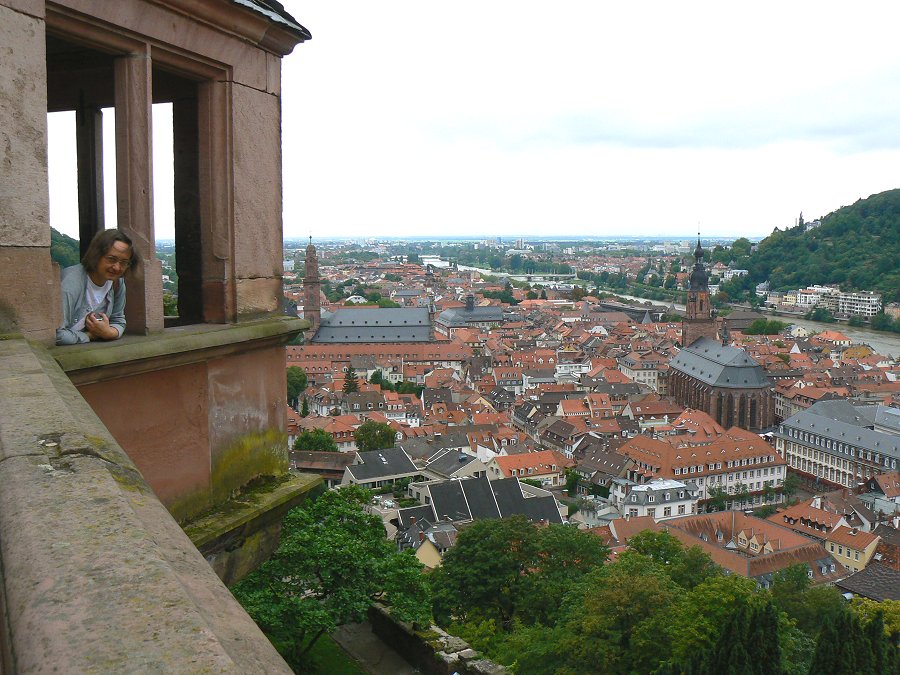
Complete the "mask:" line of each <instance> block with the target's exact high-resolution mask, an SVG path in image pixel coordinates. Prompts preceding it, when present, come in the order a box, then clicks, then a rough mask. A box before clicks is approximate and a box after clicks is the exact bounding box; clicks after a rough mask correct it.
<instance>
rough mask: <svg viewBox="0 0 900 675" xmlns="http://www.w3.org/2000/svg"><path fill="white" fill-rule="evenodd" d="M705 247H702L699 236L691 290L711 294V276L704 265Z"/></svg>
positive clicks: (695, 250) (695, 251)
mask: <svg viewBox="0 0 900 675" xmlns="http://www.w3.org/2000/svg"><path fill="white" fill-rule="evenodd" d="M703 256H704V252H703V247H702V246H701V245H700V237H699V235H698V236H697V248H695V249H694V269H693V271H692V272H691V279H690V284H691V285H690V290H692V291H706V293H709V274H708V273H707V271H706V266H705V265H704V264H703Z"/></svg>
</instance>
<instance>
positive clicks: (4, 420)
mask: <svg viewBox="0 0 900 675" xmlns="http://www.w3.org/2000/svg"><path fill="white" fill-rule="evenodd" d="M0 570H2V574H0V599H2V604H3V608H2V609H3V611H2V613H0V657H2V658H3V662H2V663H0V670H2V671H3V672H9V673H14V672H22V673H24V672H60V673H84V672H96V673H101V672H116V673H120V672H166V673H168V672H215V673H289V672H291V671H290V670H289V668H288V667H287V665H286V664H285V663H284V661H283V660H282V659H281V657H280V656H279V655H278V653H277V652H276V651H275V649H274V648H273V647H272V645H271V644H270V643H269V642H268V640H266V638H265V636H263V634H262V632H261V631H260V630H259V628H258V627H257V626H256V625H255V624H254V623H253V621H252V620H251V619H250V617H249V616H247V614H246V613H245V612H244V610H243V609H242V608H241V607H240V605H239V604H238V603H237V602H236V601H235V600H234V598H233V597H232V595H231V594H230V593H229V591H228V589H227V588H226V587H225V586H224V585H223V584H222V583H221V581H220V580H219V579H218V577H216V575H215V573H214V572H213V571H212V569H211V568H210V566H209V565H208V564H207V562H206V561H205V560H204V559H203V556H201V555H200V553H199V552H198V551H197V549H196V548H195V547H194V545H193V544H192V543H191V540H190V539H189V538H188V537H187V535H186V534H185V533H184V532H183V531H182V530H181V528H180V527H179V526H178V524H177V523H176V522H175V521H174V520H173V519H172V518H171V516H170V515H169V514H168V512H167V511H166V509H165V508H164V507H163V505H162V504H161V503H160V502H159V501H158V500H157V498H156V497H155V495H154V494H153V492H152V491H151V490H150V488H149V487H148V486H147V484H146V483H145V482H144V480H143V478H142V477H141V475H140V473H139V472H138V471H137V469H136V468H135V466H134V464H133V463H132V462H131V461H130V460H129V459H128V457H127V456H126V455H125V453H124V452H123V451H122V449H121V448H120V447H119V446H118V444H117V443H116V442H115V440H114V439H113V437H112V436H111V435H110V434H109V432H108V431H107V430H106V428H105V427H104V426H103V424H102V423H101V422H100V420H99V419H98V418H97V416H96V415H95V414H94V412H93V411H92V410H91V408H90V406H88V404H87V403H86V402H85V401H84V399H83V398H82V397H81V396H80V395H79V393H78V391H77V389H76V388H75V387H74V386H73V385H72V383H71V382H70V381H69V378H68V377H67V376H66V374H65V373H64V372H63V371H62V370H61V369H60V368H59V367H58V366H57V364H56V363H55V362H54V360H53V359H52V358H50V356H49V355H48V354H47V352H46V351H45V350H44V349H43V348H42V347H39V346H36V345H34V344H33V343H32V344H29V343H28V342H26V341H25V340H24V339H21V338H15V337H11V336H8V335H7V336H0Z"/></svg>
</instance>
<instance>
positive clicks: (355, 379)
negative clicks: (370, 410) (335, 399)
mask: <svg viewBox="0 0 900 675" xmlns="http://www.w3.org/2000/svg"><path fill="white" fill-rule="evenodd" d="M342 390H343V392H344V393H345V394H352V393H353V392H354V391H359V376H358V375H357V374H356V369H354V368H353V366H348V368H347V372H346V373H344V386H343V388H342Z"/></svg>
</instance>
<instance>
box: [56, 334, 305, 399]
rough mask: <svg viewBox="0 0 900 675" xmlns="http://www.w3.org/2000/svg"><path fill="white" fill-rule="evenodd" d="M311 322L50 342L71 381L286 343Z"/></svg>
mask: <svg viewBox="0 0 900 675" xmlns="http://www.w3.org/2000/svg"><path fill="white" fill-rule="evenodd" d="M308 326H309V322H308V321H304V320H302V319H296V318H292V317H278V318H274V319H273V318H270V319H263V320H258V321H250V322H247V323H239V324H198V325H195V326H187V327H181V328H167V329H165V330H164V331H162V332H161V333H155V334H152V335H147V336H128V335H126V336H125V337H123V338H121V339H120V340H117V341H116V342H104V343H91V344H85V345H71V346H65V347H51V348H49V353H50V354H51V355H52V356H53V358H54V359H56V362H57V363H58V364H59V366H60V368H62V369H63V370H64V371H65V372H66V373H67V374H68V376H69V378H70V379H71V380H72V382H74V383H75V384H77V385H81V384H90V383H93V382H98V381H102V380H104V379H109V378H111V377H124V376H128V375H135V374H138V373H142V372H149V371H152V370H160V369H161V368H170V367H173V366H181V365H186V364H190V363H197V362H200V361H208V360H210V359H212V358H219V357H222V356H227V355H229V354H234V353H238V352H246V351H252V350H256V349H263V348H266V347H271V346H277V345H283V344H285V343H287V341H288V340H290V339H291V338H292V337H293V336H295V335H297V334H298V333H299V332H300V331H303V330H305V329H306V328H307V327H308Z"/></svg>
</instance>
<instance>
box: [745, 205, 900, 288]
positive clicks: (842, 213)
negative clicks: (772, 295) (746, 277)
mask: <svg viewBox="0 0 900 675" xmlns="http://www.w3.org/2000/svg"><path fill="white" fill-rule="evenodd" d="M748 269H749V270H750V276H751V278H752V279H753V281H754V282H757V283H759V282H762V281H765V280H766V279H768V280H769V281H770V283H771V288H773V289H782V290H783V289H792V288H803V287H805V286H809V285H811V284H826V283H828V284H840V285H841V287H842V288H843V289H844V290H872V291H878V292H880V293H882V294H883V296H884V300H885V302H897V301H900V189H898V190H888V191H887V192H881V193H879V194H875V195H872V196H871V197H868V198H867V199H860V200H859V201H857V202H856V203H855V204H853V205H851V206H844V207H841V208H840V209H838V210H837V211H834V212H833V213H829V214H828V215H827V216H825V217H824V218H823V219H822V221H821V224H820V225H819V226H817V227H810V225H809V224H803V223H801V224H799V225H797V226H796V227H792V228H790V229H788V230H783V231H780V230H776V231H775V232H773V233H772V234H771V235H769V236H768V237H766V238H765V239H763V240H762V241H761V242H760V243H759V246H758V247H757V249H756V251H755V252H753V253H752V254H751V255H750V256H749V263H748Z"/></svg>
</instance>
